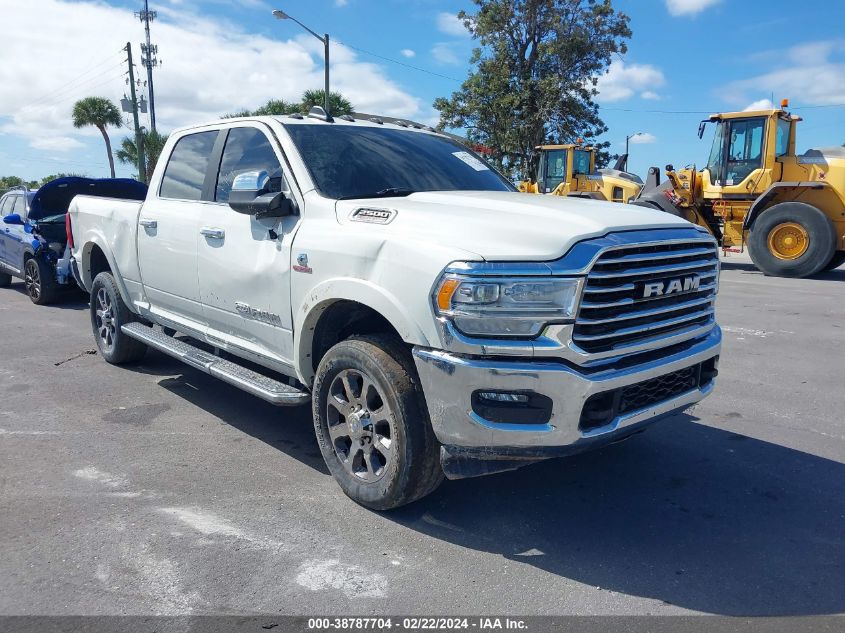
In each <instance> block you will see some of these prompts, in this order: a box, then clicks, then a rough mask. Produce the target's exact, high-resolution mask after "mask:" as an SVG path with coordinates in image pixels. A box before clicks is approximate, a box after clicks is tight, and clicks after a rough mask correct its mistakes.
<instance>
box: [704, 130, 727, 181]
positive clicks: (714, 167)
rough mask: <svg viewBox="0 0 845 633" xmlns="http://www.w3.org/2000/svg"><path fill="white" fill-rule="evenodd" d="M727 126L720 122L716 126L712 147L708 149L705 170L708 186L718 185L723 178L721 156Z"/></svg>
mask: <svg viewBox="0 0 845 633" xmlns="http://www.w3.org/2000/svg"><path fill="white" fill-rule="evenodd" d="M727 127H728V124H727V123H726V122H725V121H721V122H719V123H718V124H717V125H716V135H715V136H714V137H713V146H712V147H711V148H710V158H708V159H707V169H708V170H709V171H710V184H713V185H718V184H719V183H720V182H721V181H722V178H723V171H724V170H723V169H722V167H724V163H723V161H722V154H723V153H724V151H725V129H726V128H727Z"/></svg>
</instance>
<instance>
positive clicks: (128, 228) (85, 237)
mask: <svg viewBox="0 0 845 633" xmlns="http://www.w3.org/2000/svg"><path fill="white" fill-rule="evenodd" d="M142 204H143V203H142V202H138V201H137V200H126V199H122V198H102V197H95V196H76V197H75V198H74V199H73V202H71V204H70V208H69V210H68V213H69V214H70V221H71V228H72V231H73V239H74V249H73V256H74V258H75V259H76V261H77V262H84V261H86V258H85V257H84V256H83V255H85V254H87V253H83V248H88V249H91V248H94V247H96V245H98V244H99V245H101V247H103V251H104V252H105V253H109V254H110V256H113V257H114V258H115V261H111V262H110V264H111V266H112V268H113V270H114V269H115V268H116V269H117V270H115V271H114V272H115V273H118V274H116V275H115V277H116V278H118V279H121V278H122V280H123V281H124V282H126V283H127V285H129V284H132V283H134V284H140V282H141V274H140V270H139V268H138V253H137V250H136V235H137V231H138V214H139V213H140V211H141V206H142ZM82 245H85V246H84V247H83V246H82ZM106 247H107V248H106ZM118 271H119V272H118ZM80 276H81V277H82V279H81V281H82V282H83V284H84V285H85V287H86V289H87V290H90V289H91V282H92V281H93V279H91V276H90V274H89V271H87V270H82V269H81V270H80Z"/></svg>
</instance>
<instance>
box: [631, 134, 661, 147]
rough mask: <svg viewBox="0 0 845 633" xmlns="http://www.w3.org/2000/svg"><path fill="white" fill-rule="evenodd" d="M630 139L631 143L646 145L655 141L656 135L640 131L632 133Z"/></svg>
mask: <svg viewBox="0 0 845 633" xmlns="http://www.w3.org/2000/svg"><path fill="white" fill-rule="evenodd" d="M630 141H631V144H632V145H648V144H649V143H656V142H657V137H656V136H655V135H654V134H650V133H649V132H640V133H639V134H634V135H633V136H632V137H631V138H630Z"/></svg>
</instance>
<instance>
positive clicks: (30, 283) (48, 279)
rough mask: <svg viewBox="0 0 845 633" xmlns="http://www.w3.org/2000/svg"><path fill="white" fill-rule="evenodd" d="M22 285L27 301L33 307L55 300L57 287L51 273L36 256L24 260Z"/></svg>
mask: <svg viewBox="0 0 845 633" xmlns="http://www.w3.org/2000/svg"><path fill="white" fill-rule="evenodd" d="M23 273H24V278H23V283H24V288H26V294H27V295H29V300H30V301H32V303H34V304H35V305H39V306H45V305H48V304H50V303H53V302H54V301H55V300H56V295H57V294H58V291H59V287H58V284H57V283H56V280H55V278H54V277H53V271H52V270H50V267H49V266H48V265H47V264H45V263H44V262H43V261H41V259H39V258H38V257H37V256H35V257H30V258H29V259H28V260H26V263H25V264H24V267H23Z"/></svg>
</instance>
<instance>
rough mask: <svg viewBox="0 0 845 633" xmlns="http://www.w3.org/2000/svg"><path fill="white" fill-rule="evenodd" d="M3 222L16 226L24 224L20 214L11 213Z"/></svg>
mask: <svg viewBox="0 0 845 633" xmlns="http://www.w3.org/2000/svg"><path fill="white" fill-rule="evenodd" d="M3 222H4V223H5V224H16V225H18V226H21V225H22V224H23V218H22V217H21V214H20V213H10V214H9V215H7V216H6V217H5V218H3Z"/></svg>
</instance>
